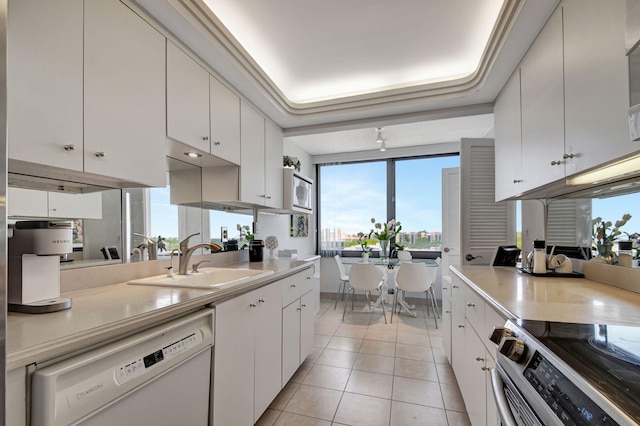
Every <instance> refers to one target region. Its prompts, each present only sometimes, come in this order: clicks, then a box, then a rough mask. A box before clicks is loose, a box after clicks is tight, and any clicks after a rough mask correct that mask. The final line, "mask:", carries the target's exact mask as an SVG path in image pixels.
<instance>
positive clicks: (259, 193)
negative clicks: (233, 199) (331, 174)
mask: <svg viewBox="0 0 640 426" xmlns="http://www.w3.org/2000/svg"><path fill="white" fill-rule="evenodd" d="M240 113H241V114H240V117H241V118H240V123H241V140H242V144H241V165H240V199H241V201H243V202H245V203H250V204H255V205H260V206H265V207H272V208H276V209H281V208H282V190H283V188H282V179H283V172H282V144H283V140H282V131H281V130H280V129H278V128H277V127H276V126H274V125H273V124H271V123H270V122H269V121H267V120H265V119H264V117H263V116H262V115H260V113H259V112H258V111H256V110H254V109H253V108H252V107H251V106H249V105H248V104H247V103H245V102H242V103H241V108H240Z"/></svg>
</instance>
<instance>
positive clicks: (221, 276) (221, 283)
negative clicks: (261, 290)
mask: <svg viewBox="0 0 640 426" xmlns="http://www.w3.org/2000/svg"><path fill="white" fill-rule="evenodd" d="M268 275H273V271H268V270H264V271H263V270H256V269H235V268H202V269H200V270H199V271H198V272H195V273H188V274H187V275H174V276H173V277H168V276H166V275H156V276H154V277H149V278H140V279H137V280H131V281H129V282H128V283H127V284H131V285H150V286H157V287H180V288H198V289H205V290H213V289H224V288H229V287H232V286H235V285H238V284H242V283H245V282H247V281H249V280H253V279H256V278H262V277H266V276H268Z"/></svg>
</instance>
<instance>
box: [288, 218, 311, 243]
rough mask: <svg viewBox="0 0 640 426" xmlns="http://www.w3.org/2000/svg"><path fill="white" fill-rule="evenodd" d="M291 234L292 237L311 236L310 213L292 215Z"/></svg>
mask: <svg viewBox="0 0 640 426" xmlns="http://www.w3.org/2000/svg"><path fill="white" fill-rule="evenodd" d="M291 236H292V237H308V236H309V215H306V214H292V215H291Z"/></svg>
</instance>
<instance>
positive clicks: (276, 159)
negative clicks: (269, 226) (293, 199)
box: [264, 120, 284, 209]
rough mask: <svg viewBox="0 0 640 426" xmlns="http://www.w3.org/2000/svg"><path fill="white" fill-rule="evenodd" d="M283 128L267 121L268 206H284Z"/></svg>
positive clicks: (266, 173)
mask: <svg viewBox="0 0 640 426" xmlns="http://www.w3.org/2000/svg"><path fill="white" fill-rule="evenodd" d="M282 144H283V138H282V130H280V128H278V127H276V126H275V125H274V124H272V123H271V122H270V121H268V120H266V121H265V178H264V180H265V192H266V195H267V197H266V200H265V205H266V206H267V207H273V208H277V209H281V208H282V205H283V204H282V203H283V191H284V189H283V188H284V185H283V181H284V172H283V168H282Z"/></svg>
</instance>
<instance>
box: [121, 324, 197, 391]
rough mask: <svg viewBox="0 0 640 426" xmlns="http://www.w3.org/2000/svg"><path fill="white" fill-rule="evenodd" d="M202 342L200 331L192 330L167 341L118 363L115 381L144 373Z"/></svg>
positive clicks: (122, 380)
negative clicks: (155, 348)
mask: <svg viewBox="0 0 640 426" xmlns="http://www.w3.org/2000/svg"><path fill="white" fill-rule="evenodd" d="M201 344H202V335H201V333H200V331H194V332H191V333H189V334H187V335H184V336H182V337H181V338H180V339H178V340H175V341H173V342H171V343H169V344H168V345H166V346H163V347H161V348H158V349H157V350H155V351H153V352H151V353H148V354H146V355H140V356H138V357H136V358H134V359H132V360H131V361H128V362H125V363H123V364H120V366H119V367H116V381H117V382H118V384H119V385H122V384H124V383H126V382H128V381H129V380H131V379H134V378H136V377H138V376H140V375H141V374H144V373H145V372H146V371H148V370H149V369H150V368H152V367H154V366H155V365H157V364H158V363H160V362H162V361H164V360H167V359H171V358H173V357H174V356H176V355H178V354H180V353H182V352H184V351H186V350H189V349H191V348H192V347H196V346H199V345H201Z"/></svg>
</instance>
